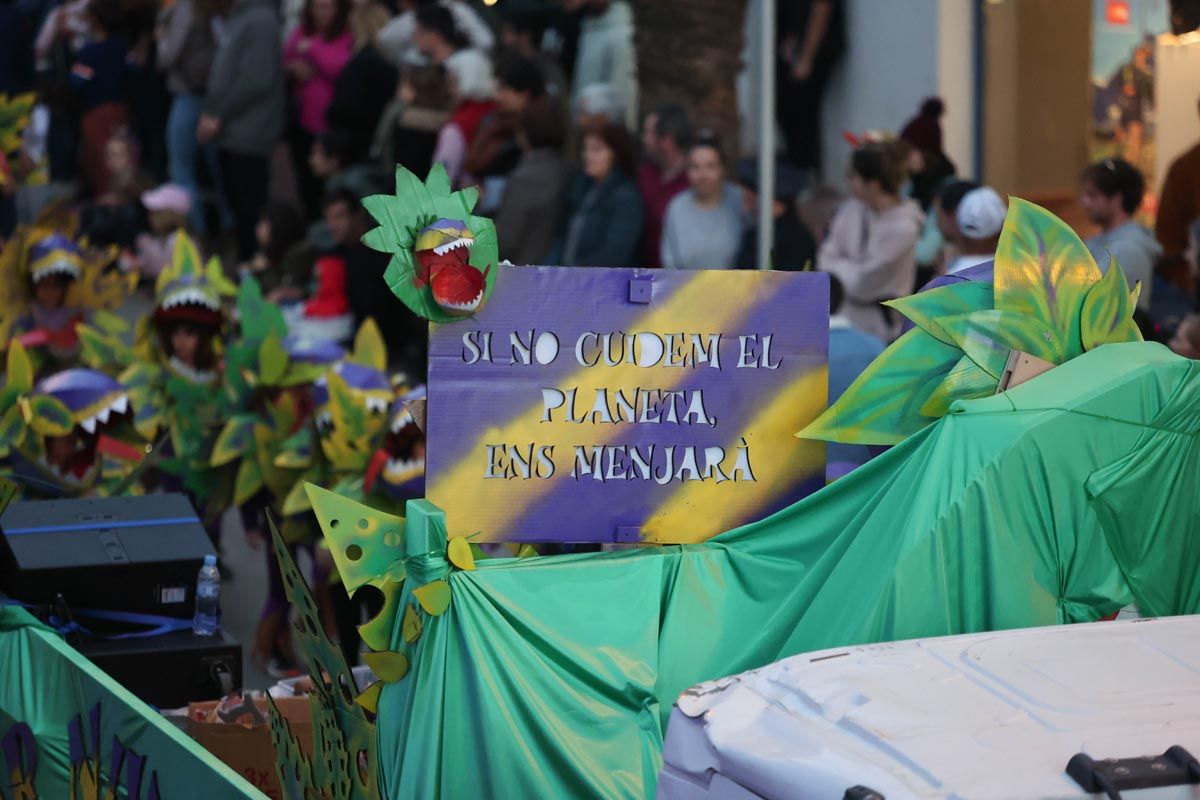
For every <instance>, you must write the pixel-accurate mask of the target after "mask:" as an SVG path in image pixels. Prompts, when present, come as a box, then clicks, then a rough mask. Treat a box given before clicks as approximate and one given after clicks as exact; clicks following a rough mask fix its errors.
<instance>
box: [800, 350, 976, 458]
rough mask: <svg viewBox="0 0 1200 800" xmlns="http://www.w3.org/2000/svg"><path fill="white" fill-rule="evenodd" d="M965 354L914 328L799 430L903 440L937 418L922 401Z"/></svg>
mask: <svg viewBox="0 0 1200 800" xmlns="http://www.w3.org/2000/svg"><path fill="white" fill-rule="evenodd" d="M961 357H962V352H961V351H960V350H959V349H958V348H957V347H952V346H951V345H948V344H946V343H944V342H940V341H938V340H937V339H935V338H933V337H932V336H930V335H928V334H926V333H925V332H924V331H922V330H921V329H919V328H914V329H913V330H911V331H908V332H907V333H905V334H904V335H903V336H901V337H900V338H899V339H897V340H896V341H895V342H894V343H893V344H892V345H891V346H890V347H889V348H888V349H887V350H885V351H884V352H883V353H882V354H881V355H880V356H879V357H878V358H876V359H875V360H874V361H873V362H871V365H870V366H868V367H867V368H866V370H864V371H863V373H862V374H861V375H859V376H858V379H857V380H855V381H854V383H852V384H850V387H849V388H848V389H846V391H845V393H844V394H843V395H842V396H841V397H840V398H839V399H838V401H837V402H836V403H834V404H833V405H832V406H831V407H830V408H829V409H827V410H826V411H825V413H823V414H822V415H821V416H819V417H817V418H816V419H815V420H813V421H812V422H811V423H809V425H808V427H806V428H805V429H804V430H802V431H800V432H799V433H798V434H796V435H797V436H799V437H803V438H807V439H824V440H826V441H833V442H844V443H847V444H896V443H898V442H901V441H903V440H904V438H905V437H907V436H909V435H911V434H913V433H916V432H917V431H919V430H920V429H921V428H923V427H925V426H926V425H928V424H929V423H930V422H932V420H931V419H929V418H928V417H925V416H922V415H921V407H922V406H923V405H925V401H926V400H928V399H929V397H930V395H932V394H933V393H934V391H935V390H936V389H937V388H938V386H939V385H940V384H941V383H942V380H943V379H944V378H945V377H946V375H947V374H948V373H949V372H950V370H951V369H952V368H953V367H954V365H955V364H957V363H958V361H959V359H960V358H961Z"/></svg>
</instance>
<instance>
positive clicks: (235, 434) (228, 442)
mask: <svg viewBox="0 0 1200 800" xmlns="http://www.w3.org/2000/svg"><path fill="white" fill-rule="evenodd" d="M253 445H254V417H253V416H251V415H249V414H239V415H238V416H236V417H233V418H231V419H230V420H229V421H228V422H226V423H225V427H224V428H222V429H221V433H220V435H218V436H217V440H216V441H215V442H214V443H213V449H212V456H211V458H210V459H209V463H210V464H212V466H214V467H219V466H221V465H222V464H228V463H229V462H230V461H234V460H235V459H238V458H241V457H242V456H244V455H246V453H247V452H248V451H249V450H250V448H251V447H252V446H253Z"/></svg>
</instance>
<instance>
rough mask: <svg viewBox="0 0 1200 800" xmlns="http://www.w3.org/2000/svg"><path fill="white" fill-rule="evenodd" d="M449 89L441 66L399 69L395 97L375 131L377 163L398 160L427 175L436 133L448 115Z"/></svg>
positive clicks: (403, 165) (390, 164) (393, 162)
mask: <svg viewBox="0 0 1200 800" xmlns="http://www.w3.org/2000/svg"><path fill="white" fill-rule="evenodd" d="M449 109H450V90H449V88H448V87H447V85H446V75H445V73H444V72H443V71H442V68H441V67H423V66H407V67H405V68H404V69H403V70H402V71H401V73H400V86H399V88H398V89H397V90H396V100H395V101H394V102H393V103H392V105H391V106H389V107H388V110H387V111H386V112H385V113H384V117H383V119H381V120H380V122H379V130H378V131H377V132H376V137H375V140H376V147H375V150H376V152H377V155H378V158H379V161H380V163H382V164H383V165H384V166H385V167H387V168H389V169H391V168H394V167H395V166H396V165H397V164H398V165H400V166H402V167H405V168H406V169H409V170H411V171H412V172H413V173H414V174H416V175H426V174H428V172H429V167H430V166H432V164H433V153H434V151H435V150H436V149H437V140H438V133H439V132H440V131H441V129H442V126H444V125H445V124H446V122H447V121H448V120H449V119H450V111H449Z"/></svg>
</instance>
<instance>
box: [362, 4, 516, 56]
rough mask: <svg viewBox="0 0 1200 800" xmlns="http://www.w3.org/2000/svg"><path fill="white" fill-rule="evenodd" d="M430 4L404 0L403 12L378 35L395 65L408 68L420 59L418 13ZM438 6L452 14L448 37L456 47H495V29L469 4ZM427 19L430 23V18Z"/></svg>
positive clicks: (381, 50)
mask: <svg viewBox="0 0 1200 800" xmlns="http://www.w3.org/2000/svg"><path fill="white" fill-rule="evenodd" d="M428 2H429V0H425V1H424V2H418V1H416V0H401V2H400V4H399V6H400V13H399V14H398V15H397V16H395V17H394V18H393V19H392V21H391V22H389V23H388V24H387V25H385V26H384V27H383V30H381V31H380V32H379V37H378V45H379V50H380V52H381V53H383V56H384V58H386V59H387V60H388V61H390V62H391V63H392V64H393V65H395V66H397V67H401V68H403V67H406V66H408V65H410V64H413V63H414V62H415V60H416V58H417V57H418V56H419V50H418V47H417V42H416V39H417V11H418V9H419V8H420V7H421V6H422V5H426V4H428ZM438 5H440V6H441V7H442V8H444V9H445V10H446V11H447V12H449V19H450V28H449V31H450V32H451V35H448V36H446V38H447V39H448V40H453V41H454V42H456V44H455V47H456V48H457V47H458V46H464V45H465V46H468V47H474V48H475V49H476V50H482V51H484V52H487V51H489V50H491V49H492V48H493V47H495V45H496V37H495V35H493V34H492V29H491V28H489V27H488V25H487V23H486V22H484V21H483V18H482V17H480V16H479V13H478V12H477V11H475V9H473V8H472V7H471V6H470V5H469V4H468V3H465V2H461V0H441V1H440V2H439V3H438ZM435 15H436V16H441V14H440V12H435ZM426 19H427V21H428V19H429V18H428V17H427V18H426ZM436 26H437V27H438V28H439V29H441V30H442V31H443V33H445V32H446V30H447V29H446V26H445V24H444V23H443V22H440V21H439V22H437V23H436ZM437 63H441V62H440V61H438V62H437Z"/></svg>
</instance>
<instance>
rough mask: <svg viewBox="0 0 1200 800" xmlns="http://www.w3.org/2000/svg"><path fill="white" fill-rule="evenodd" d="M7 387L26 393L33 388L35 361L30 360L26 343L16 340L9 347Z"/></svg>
mask: <svg viewBox="0 0 1200 800" xmlns="http://www.w3.org/2000/svg"><path fill="white" fill-rule="evenodd" d="M5 389H7V390H11V391H12V392H14V393H16V394H26V393H28V392H30V391H32V390H33V362H32V361H30V360H29V353H28V352H26V350H25V345H23V344H21V343H20V342H19V341H15V340H14V341H13V342H12V344H11V345H10V346H9V348H8V372H7V374H6V376H5Z"/></svg>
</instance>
